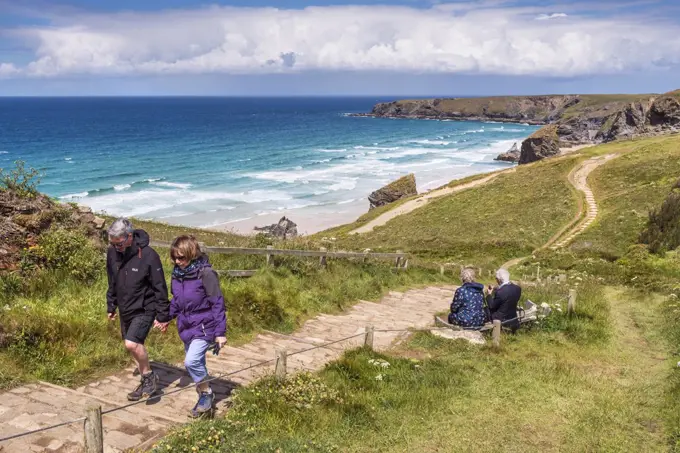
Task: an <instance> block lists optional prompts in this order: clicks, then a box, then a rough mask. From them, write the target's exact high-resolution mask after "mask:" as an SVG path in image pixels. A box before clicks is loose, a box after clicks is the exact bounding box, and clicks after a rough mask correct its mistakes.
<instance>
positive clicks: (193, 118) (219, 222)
mask: <svg viewBox="0 0 680 453" xmlns="http://www.w3.org/2000/svg"><path fill="white" fill-rule="evenodd" d="M388 100H390V99H380V98H367V97H366V98H4V99H0V167H4V168H7V167H11V166H12V162H13V161H15V160H18V159H20V160H24V161H25V162H26V163H27V164H28V165H30V166H33V167H36V168H39V169H40V170H41V171H42V172H44V174H45V177H44V178H43V182H42V184H41V186H40V189H41V190H42V191H44V192H46V193H47V194H49V195H51V196H54V197H56V198H58V199H60V200H62V201H74V202H77V203H81V204H84V205H88V206H91V207H92V208H93V209H95V210H97V211H104V212H106V213H109V214H113V215H126V216H136V217H140V218H149V219H160V220H162V221H165V222H168V223H175V224H182V225H191V226H203V227H225V228H230V227H233V228H235V229H238V230H241V231H247V230H250V229H252V225H255V224H266V223H270V221H271V220H272V219H277V218H278V217H280V216H281V215H284V214H285V215H287V216H289V217H291V218H292V219H293V220H294V221H296V222H298V224H299V225H300V230H301V231H303V232H305V231H306V232H308V233H311V232H313V231H316V230H318V229H320V228H324V227H328V226H332V225H335V224H339V223H346V222H349V221H352V220H354V218H356V216H357V215H360V214H361V213H363V212H365V211H366V210H367V209H368V201H367V196H368V194H369V193H370V192H372V191H373V190H375V189H377V188H379V187H381V186H383V185H384V184H386V183H388V182H390V181H392V180H394V179H396V178H398V177H399V176H402V175H404V174H407V173H411V172H413V173H415V175H416V180H417V184H418V189H419V190H420V191H425V190H429V189H432V188H435V187H438V186H440V185H443V184H445V183H446V182H448V181H450V180H452V179H456V178H460V177H464V176H467V175H471V174H475V173H482V172H488V171H493V170H496V169H499V168H503V167H507V166H508V165H509V164H506V163H499V162H495V161H493V158H494V157H495V156H496V155H497V154H499V153H500V152H503V151H506V150H507V149H508V148H510V146H512V144H513V143H514V142H520V141H521V140H522V139H524V138H525V137H526V136H528V135H530V134H531V133H532V132H533V131H534V130H536V127H534V126H528V125H521V124H499V123H481V122H456V121H423V120H392V119H376V118H357V117H351V116H349V115H348V114H349V113H354V112H368V111H370V109H371V108H372V106H373V104H375V103H376V102H381V101H388Z"/></svg>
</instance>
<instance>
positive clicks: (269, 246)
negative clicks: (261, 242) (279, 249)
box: [267, 245, 274, 266]
mask: <svg viewBox="0 0 680 453" xmlns="http://www.w3.org/2000/svg"><path fill="white" fill-rule="evenodd" d="M273 248H274V246H273V245H268V246H267V250H271V249H273ZM271 262H272V256H271V255H270V254H269V253H267V266H269V265H270V264H271Z"/></svg>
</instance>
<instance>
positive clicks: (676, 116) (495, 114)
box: [359, 90, 680, 163]
mask: <svg viewBox="0 0 680 453" xmlns="http://www.w3.org/2000/svg"><path fill="white" fill-rule="evenodd" d="M359 116H373V117H388V118H424V119H438V120H442V119H454V120H477V121H489V120H492V121H501V122H513V123H528V124H535V125H552V126H555V127H556V128H557V129H556V134H557V137H558V143H562V144H564V145H565V146H573V145H581V144H597V143H605V142H610V141H613V140H620V139H628V138H634V137H642V136H654V135H662V134H668V133H673V132H680V90H677V91H672V92H669V93H666V94H663V95H563V96H497V97H485V98H451V99H421V100H402V101H394V102H387V103H380V104H376V105H375V107H373V110H372V111H371V113H368V114H363V115H359ZM552 131H553V129H552V128H551V129H550V133H548V134H547V135H550V136H552ZM554 148H555V146H554V143H553V141H552V139H551V140H548V139H547V138H541V139H540V140H537V138H536V137H533V139H532V141H531V142H529V143H526V149H527V151H526V156H527V159H529V160H527V162H533V160H531V159H541V158H543V157H541V156H547V155H553V154H552V153H553V151H554ZM524 149H525V146H524V143H523V144H522V153H524ZM533 151H537V152H533ZM545 151H549V153H547V154H545V153H544V152H545ZM501 156H503V157H502V158H501ZM511 158H512V156H511V155H508V156H506V155H505V154H502V155H500V156H499V157H498V158H497V160H510V159H511ZM520 163H526V162H525V161H524V160H522V159H521V158H520Z"/></svg>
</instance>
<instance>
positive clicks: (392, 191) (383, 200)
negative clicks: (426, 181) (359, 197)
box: [368, 173, 418, 209]
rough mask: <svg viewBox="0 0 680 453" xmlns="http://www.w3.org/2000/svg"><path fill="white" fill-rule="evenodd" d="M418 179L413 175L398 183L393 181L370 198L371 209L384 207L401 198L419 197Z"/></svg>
mask: <svg viewBox="0 0 680 453" xmlns="http://www.w3.org/2000/svg"><path fill="white" fill-rule="evenodd" d="M417 194H418V190H417V189H416V177H415V175H414V174H413V173H411V174H409V175H406V176H403V177H401V178H399V179H397V180H396V181H393V182H391V183H389V184H388V185H386V186H385V187H383V188H381V189H378V190H376V191H375V192H373V193H372V194H370V195H369V196H368V201H369V202H370V203H371V206H370V208H369V209H374V208H377V207H378V206H384V205H386V204H389V203H393V202H395V201H397V200H399V199H401V198H405V197H410V196H411V195H417Z"/></svg>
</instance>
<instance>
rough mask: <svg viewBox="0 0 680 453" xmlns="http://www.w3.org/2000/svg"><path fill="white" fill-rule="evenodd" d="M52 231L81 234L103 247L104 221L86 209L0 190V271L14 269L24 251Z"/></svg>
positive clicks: (37, 196) (45, 197) (42, 196)
mask: <svg viewBox="0 0 680 453" xmlns="http://www.w3.org/2000/svg"><path fill="white" fill-rule="evenodd" d="M52 227H59V228H65V229H79V230H82V231H83V232H84V233H85V234H86V235H87V236H88V237H89V238H90V240H91V241H92V242H93V243H94V244H95V245H97V246H99V247H102V248H103V246H104V234H105V232H103V231H102V229H103V228H104V220H103V219H101V218H99V217H96V216H95V215H94V214H92V212H91V211H90V210H89V208H87V209H86V210H85V209H84V208H82V207H78V206H72V205H69V204H60V203H55V202H54V201H52V200H50V199H49V198H48V197H47V196H45V195H42V194H36V195H35V196H31V197H26V196H19V195H18V194H17V193H15V192H14V191H11V190H0V271H1V270H13V269H16V267H17V266H18V264H19V262H20V261H21V254H22V251H23V250H24V249H27V248H29V247H32V246H35V245H37V244H38V241H39V237H40V235H41V234H42V233H43V232H45V231H47V230H49V229H50V228H52Z"/></svg>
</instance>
